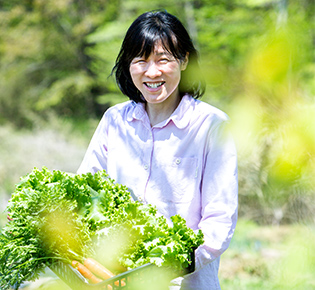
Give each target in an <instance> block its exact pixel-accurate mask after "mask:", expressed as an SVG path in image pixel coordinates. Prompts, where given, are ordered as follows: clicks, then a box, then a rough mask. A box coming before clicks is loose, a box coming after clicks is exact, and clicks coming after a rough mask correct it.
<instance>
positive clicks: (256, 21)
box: [0, 0, 315, 224]
mask: <svg viewBox="0 0 315 290" xmlns="http://www.w3.org/2000/svg"><path fill="white" fill-rule="evenodd" d="M154 9H166V10H167V11H169V12H170V13H173V14H175V15H177V16H178V17H179V18H180V20H181V21H182V22H183V23H184V24H185V26H186V27H187V28H188V30H189V32H190V34H191V36H192V38H193V40H194V42H195V44H196V46H197V48H198V49H199V51H200V56H201V66H202V70H203V72H204V76H205V79H206V82H207V91H206V94H205V95H204V97H203V100H204V101H206V102H209V103H211V104H213V105H215V106H217V107H219V108H220V109H223V110H224V111H226V112H227V113H228V114H229V116H230V117H231V126H232V131H233V134H234V136H235V141H236V145H237V147H238V152H239V169H240V170H239V176H240V177H239V179H240V211H239V212H240V216H244V217H246V218H249V219H251V220H254V221H257V222H260V223H275V224H278V223H287V222H294V221H307V222H314V220H315V215H314V212H315V190H314V188H315V185H314V178H313V176H314V173H315V160H314V159H315V157H314V155H315V152H314V151H315V149H314V148H315V124H314V123H315V122H314V113H315V100H314V95H315V85H314V72H315V65H314V39H315V35H314V28H315V27H314V26H315V24H314V23H315V21H314V20H315V19H314V11H315V4H314V1H312V0H301V1H294V0H276V1H271V0H259V1H258V0H224V1H222V0H195V1H193V0H185V1H175V0H167V1H166V0H160V1H157V0H152V1H146V0H137V1H134V0H124V1H121V0H85V1H83V0H21V1H20V0H19V1H17V0H2V1H1V2H0V125H5V124H8V123H10V124H12V125H14V126H16V128H35V127H36V126H38V124H43V122H45V120H48V121H49V120H51V116H57V117H58V118H67V119H68V120H69V119H75V120H76V122H78V120H79V122H82V120H86V119H91V118H92V119H99V117H100V116H101V115H102V114H103V112H104V111H105V110H106V109H107V108H108V107H109V106H111V105H113V104H116V103H118V102H122V101H124V100H126V99H127V98H126V97H125V96H123V95H122V94H121V93H120V91H119V90H118V89H117V86H116V84H115V82H114V80H113V78H112V77H109V75H110V73H111V69H112V67H113V65H114V62H115V59H116V56H117V53H118V50H119V48H120V45H121V42H122V39H123V37H124V34H125V31H126V29H127V28H128V26H129V25H130V24H131V22H132V21H133V20H134V19H135V17H136V16H138V15H139V14H140V13H142V12H145V11H148V10H154ZM54 118H55V117H54ZM44 165H45V164H44ZM2 180H5V177H3V178H2Z"/></svg>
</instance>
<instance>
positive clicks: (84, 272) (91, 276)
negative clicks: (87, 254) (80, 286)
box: [71, 261, 103, 284]
mask: <svg viewBox="0 0 315 290" xmlns="http://www.w3.org/2000/svg"><path fill="white" fill-rule="evenodd" d="M71 265H72V267H73V268H75V269H77V270H78V271H79V272H80V273H81V274H82V275H83V277H84V278H86V279H88V280H89V282H91V283H92V284H96V283H99V282H102V281H103V280H102V279H100V278H98V277H96V276H95V275H94V274H93V273H92V272H91V271H90V270H89V269H88V268H87V267H85V266H84V265H82V264H81V263H80V262H78V261H72V262H71Z"/></svg>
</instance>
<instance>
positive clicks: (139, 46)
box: [128, 27, 185, 62]
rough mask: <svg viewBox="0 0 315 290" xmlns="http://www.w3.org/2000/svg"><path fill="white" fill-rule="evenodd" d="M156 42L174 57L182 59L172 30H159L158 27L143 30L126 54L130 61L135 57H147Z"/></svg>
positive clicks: (183, 56) (152, 50)
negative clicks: (128, 53)
mask: <svg viewBox="0 0 315 290" xmlns="http://www.w3.org/2000/svg"><path fill="white" fill-rule="evenodd" d="M157 44H161V45H162V47H163V48H164V49H165V50H166V51H167V52H168V53H170V54H171V55H173V56H174V57H175V58H176V59H184V58H185V55H182V54H181V53H180V52H179V48H178V44H177V40H176V37H175V35H174V34H173V33H172V32H169V31H167V32H165V31H163V30H162V31H161V29H160V28H159V27H156V28H155V27H154V28H152V27H151V28H150V29H148V30H143V31H142V33H141V34H140V35H138V39H137V40H136V41H135V42H134V45H133V49H132V50H131V51H130V55H129V56H128V59H129V61H130V62H131V61H132V60H133V59H134V58H135V57H144V58H145V59H147V58H149V56H150V54H151V53H153V52H154V48H155V46H156V45H157Z"/></svg>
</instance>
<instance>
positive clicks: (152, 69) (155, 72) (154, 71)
mask: <svg viewBox="0 0 315 290" xmlns="http://www.w3.org/2000/svg"><path fill="white" fill-rule="evenodd" d="M144 74H145V76H147V77H149V78H155V77H159V76H161V75H162V72H161V70H160V69H159V66H158V65H157V64H156V63H155V62H153V61H152V62H149V63H148V64H147V67H146V71H145V73H144Z"/></svg>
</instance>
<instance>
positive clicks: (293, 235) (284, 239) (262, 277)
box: [219, 219, 315, 290]
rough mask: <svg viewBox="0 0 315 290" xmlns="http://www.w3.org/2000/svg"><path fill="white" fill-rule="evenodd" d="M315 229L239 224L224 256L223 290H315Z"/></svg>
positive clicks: (303, 226)
mask: <svg viewBox="0 0 315 290" xmlns="http://www.w3.org/2000/svg"><path fill="white" fill-rule="evenodd" d="M314 238H315V228H314V226H306V225H303V224H293V225H281V226H258V225H256V224H254V223H253V222H251V221H248V220H242V219H241V220H239V222H238V225H237V229H236V232H235V235H234V237H233V239H232V242H231V244H230V247H229V249H228V250H227V251H226V253H224V254H223V255H222V258H221V266H220V272H219V275H220V281H221V286H222V289H223V290H224V289H227V290H230V289H231V290H233V289H235V290H236V289H242V290H243V289H244V290H247V289H248V290H249V289H250V290H255V289H279V290H280V289H297V290H300V289H301V290H304V289H315V276H314V273H315V244H314Z"/></svg>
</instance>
